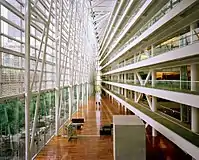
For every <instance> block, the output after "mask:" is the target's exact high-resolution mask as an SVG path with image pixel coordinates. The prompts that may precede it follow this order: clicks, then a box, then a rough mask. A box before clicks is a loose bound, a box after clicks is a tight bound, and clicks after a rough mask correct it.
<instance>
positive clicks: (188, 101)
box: [102, 81, 199, 108]
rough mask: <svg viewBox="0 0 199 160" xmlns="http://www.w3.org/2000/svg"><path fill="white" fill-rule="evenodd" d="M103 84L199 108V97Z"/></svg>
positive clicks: (153, 89)
mask: <svg viewBox="0 0 199 160" xmlns="http://www.w3.org/2000/svg"><path fill="white" fill-rule="evenodd" d="M102 82H104V83H106V84H110V85H113V86H117V87H121V88H125V89H128V90H132V91H135V92H140V93H144V94H147V95H152V96H155V97H159V98H163V99H167V100H170V101H173V102H177V103H181V104H185V105H188V106H193V107H196V108H199V106H198V100H199V95H194V94H189V93H183V92H175V91H169V90H164V89H155V88H148V87H142V86H135V85H129V84H123V83H116V82H108V81H102ZM185 97H186V98H185Z"/></svg>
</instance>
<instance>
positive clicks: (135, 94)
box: [134, 72, 137, 102]
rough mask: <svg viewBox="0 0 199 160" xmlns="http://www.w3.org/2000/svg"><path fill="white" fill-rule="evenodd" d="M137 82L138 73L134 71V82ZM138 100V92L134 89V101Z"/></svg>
mask: <svg viewBox="0 0 199 160" xmlns="http://www.w3.org/2000/svg"><path fill="white" fill-rule="evenodd" d="M136 83H137V76H136V73H135V72H134V84H136ZM136 101H137V92H135V91H134V102H136Z"/></svg>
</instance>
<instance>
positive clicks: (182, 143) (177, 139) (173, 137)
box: [102, 88, 199, 159]
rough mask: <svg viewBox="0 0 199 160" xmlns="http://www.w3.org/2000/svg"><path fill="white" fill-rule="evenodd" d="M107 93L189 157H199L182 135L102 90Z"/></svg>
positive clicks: (195, 147) (193, 147)
mask: <svg viewBox="0 0 199 160" xmlns="http://www.w3.org/2000/svg"><path fill="white" fill-rule="evenodd" d="M102 89H103V90H104V91H105V92H107V93H108V94H109V95H111V96H112V97H113V98H114V99H116V100H117V101H118V102H120V103H121V104H122V105H124V106H125V107H127V108H128V109H129V110H131V111H132V112H134V113H135V114H136V115H137V116H138V117H140V118H141V119H143V120H144V121H145V122H147V123H148V124H149V125H150V126H152V127H154V128H155V129H156V130H157V131H158V132H160V133H161V134H162V135H164V136H165V137H167V138H168V139H169V140H170V141H172V142H173V143H175V144H176V145H177V146H178V147H180V148H181V149H182V150H184V151H185V152H187V153H188V154H189V155H191V156H192V157H193V158H195V159H197V158H198V157H199V152H198V150H199V148H198V147H197V146H195V145H193V144H192V143H190V142H189V141H187V140H186V139H184V138H182V137H181V136H180V135H178V134H176V133H175V132H173V131H171V130H170V129H168V128H167V127H165V126H164V125H162V124H161V123H158V122H157V121H155V120H153V119H152V118H151V117H149V116H147V115H145V114H144V113H142V112H141V111H139V110H138V109H136V108H135V107H133V106H132V105H130V104H128V103H127V102H126V101H124V100H123V99H121V98H119V97H117V96H116V95H114V94H113V93H111V92H109V91H108V90H106V89H105V88H102Z"/></svg>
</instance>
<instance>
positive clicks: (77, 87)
mask: <svg viewBox="0 0 199 160" xmlns="http://www.w3.org/2000/svg"><path fill="white" fill-rule="evenodd" d="M76 94H77V111H78V110H79V85H76Z"/></svg>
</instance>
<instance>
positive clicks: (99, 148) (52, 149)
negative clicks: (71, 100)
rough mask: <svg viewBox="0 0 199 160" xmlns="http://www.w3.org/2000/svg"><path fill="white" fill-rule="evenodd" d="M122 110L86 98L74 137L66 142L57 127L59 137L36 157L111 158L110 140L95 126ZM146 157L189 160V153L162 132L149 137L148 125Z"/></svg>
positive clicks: (43, 159)
mask: <svg viewBox="0 0 199 160" xmlns="http://www.w3.org/2000/svg"><path fill="white" fill-rule="evenodd" d="M116 114H133V113H132V112H130V111H127V112H126V113H125V111H124V109H123V107H118V105H117V103H116V102H114V103H110V101H109V100H108V99H107V98H103V100H102V107H101V108H100V110H99V109H98V108H97V109H96V105H95V102H94V99H93V98H91V99H90V100H89V105H88V106H84V107H81V108H80V109H79V111H78V112H77V113H76V114H74V115H73V116H74V117H84V118H85V124H84V127H83V129H82V130H81V131H79V132H78V135H80V136H79V137H78V139H73V140H71V141H69V142H68V140H67V138H66V137H64V135H65V134H66V133H65V131H64V129H61V130H60V136H58V137H53V138H52V140H51V141H50V142H49V143H48V144H47V145H46V146H45V147H44V148H43V149H42V150H41V152H40V153H39V154H38V156H37V157H36V159H37V160H98V159H101V160H113V141H112V137H110V136H100V135H99V129H100V126H101V125H103V124H107V123H111V122H112V116H113V115H116ZM146 136H147V142H146V144H147V160H178V159H183V160H189V159H191V157H190V156H188V155H186V154H185V153H184V152H182V151H181V150H180V149H179V148H178V147H176V146H175V145H174V144H173V143H172V142H170V141H168V140H167V139H166V138H164V137H163V136H162V135H158V137H156V138H155V139H154V138H152V136H151V128H150V127H147V135H146Z"/></svg>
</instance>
